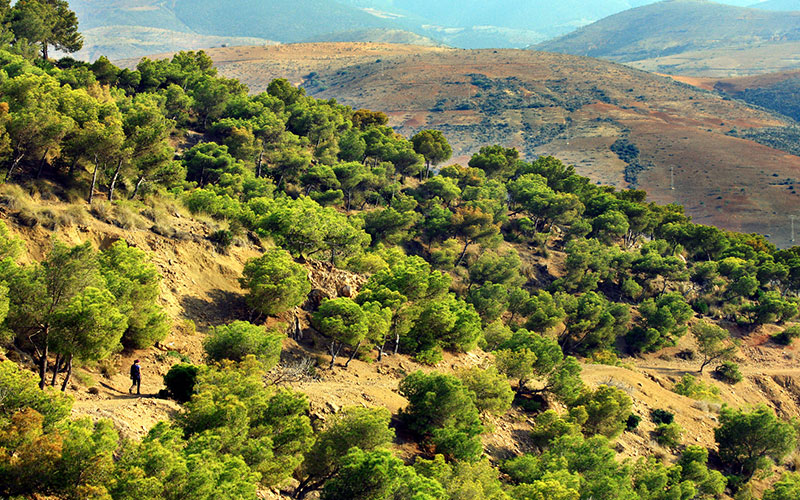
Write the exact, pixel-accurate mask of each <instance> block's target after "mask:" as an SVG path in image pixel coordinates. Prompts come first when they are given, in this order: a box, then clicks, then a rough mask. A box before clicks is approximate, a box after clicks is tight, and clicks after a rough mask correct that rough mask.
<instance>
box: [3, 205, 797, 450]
mask: <svg viewBox="0 0 800 500" xmlns="http://www.w3.org/2000/svg"><path fill="white" fill-rule="evenodd" d="M34 201H35V203H36V205H37V206H39V207H41V208H48V209H50V210H54V211H60V210H64V209H68V208H69V209H71V210H72V212H73V213H74V212H75V211H76V210H85V207H84V205H83V203H82V202H78V204H77V206H76V205H65V204H62V203H58V202H53V201H46V200H41V199H36V200H34ZM180 213H183V215H180ZM0 220H2V221H3V222H5V223H6V224H8V226H9V227H10V228H11V230H12V232H13V233H14V234H15V235H16V236H18V237H20V238H22V240H23V241H24V243H25V246H26V249H27V254H26V259H25V260H28V261H32V260H38V259H40V258H41V257H42V256H43V255H44V254H45V253H46V252H47V250H48V248H49V246H50V242H51V238H52V237H53V236H54V235H55V236H57V237H58V238H59V239H61V240H62V241H64V242H66V243H69V244H77V243H81V242H84V241H90V242H92V243H93V245H94V246H95V247H97V248H106V247H107V246H108V245H110V244H112V243H113V242H114V241H116V240H117V239H119V238H124V239H126V240H127V241H128V242H129V243H130V244H131V245H134V246H137V247H139V248H142V249H145V250H148V251H149V252H151V254H152V258H153V261H154V263H155V264H156V266H157V268H158V269H159V271H160V272H161V274H162V275H163V276H164V281H163V284H162V293H161V303H162V304H163V305H164V306H165V307H166V309H167V311H168V312H169V314H170V316H171V317H172V319H173V323H174V326H173V330H172V332H171V334H170V335H169V336H168V337H167V339H165V340H164V341H163V342H161V343H160V344H159V346H157V347H155V348H152V349H148V350H143V351H124V352H122V353H121V354H120V355H118V356H116V357H115V358H114V359H113V361H112V362H111V363H108V364H106V365H104V368H103V369H100V368H99V367H88V368H81V369H80V370H79V374H78V375H76V377H75V379H74V382H73V385H72V387H71V389H70V390H71V392H72V393H73V394H74V395H75V397H76V403H75V406H74V410H73V413H74V415H76V416H89V417H91V418H93V419H99V418H108V419H111V420H112V422H113V423H114V425H115V427H117V429H119V431H120V432H121V433H122V434H123V435H124V436H126V437H130V438H140V437H142V436H143V435H145V434H146V432H147V430H149V428H150V427H152V425H154V424H155V423H156V422H157V421H159V420H162V419H165V418H167V417H168V416H170V415H173V414H175V413H176V412H178V411H180V406H179V405H178V404H177V403H175V402H173V401H170V400H163V399H158V398H155V397H153V396H154V395H155V394H156V393H157V392H158V391H159V390H160V389H161V388H162V387H163V385H162V379H161V377H162V376H163V375H164V374H165V373H166V372H167V370H168V369H169V368H170V367H171V366H172V365H173V364H175V363H177V362H178V361H179V359H181V358H184V359H189V360H191V361H192V362H195V363H200V362H202V361H203V355H202V352H203V351H202V341H203V338H204V332H205V331H206V329H207V327H208V326H210V325H218V324H222V323H225V322H227V321H230V320H232V319H235V318H237V317H241V315H242V314H245V313H244V312H243V311H242V310H241V309H240V307H239V306H240V305H241V302H242V297H243V292H242V290H241V289H240V288H239V285H238V282H237V277H238V276H239V275H240V273H241V269H242V267H243V264H244V261H245V260H246V259H247V258H249V257H252V256H256V255H259V254H260V251H261V249H260V248H258V247H256V246H252V245H250V244H244V246H235V245H234V246H233V247H231V249H230V251H229V253H227V254H224V253H220V252H219V251H217V249H216V248H215V247H214V246H213V245H212V244H210V243H209V242H208V240H207V239H206V237H207V236H208V235H209V233H210V231H212V230H213V229H214V228H213V227H212V226H210V225H209V223H207V222H203V221H198V220H194V219H192V218H191V217H189V216H188V215H187V214H186V213H185V212H182V211H181V210H176V211H174V212H173V213H172V215H170V216H169V217H168V218H167V219H165V220H164V221H162V223H167V224H170V225H172V226H174V228H175V229H176V231H178V233H180V234H183V235H184V236H182V237H178V238H168V237H164V236H161V235H158V234H155V233H153V232H151V231H150V230H148V229H144V228H143V229H128V230H123V229H121V228H119V227H117V226H115V225H113V224H109V223H106V222H104V221H100V220H97V219H95V218H92V217H88V216H87V218H86V219H84V220H83V221H82V222H81V223H80V224H75V225H66V226H64V227H60V228H59V229H57V230H56V231H49V230H46V229H44V228H43V227H41V226H37V227H34V228H28V227H24V226H20V225H18V224H17V223H16V220H17V219H16V213H15V211H14V210H12V209H10V208H8V207H5V206H4V207H3V210H2V211H1V212H0ZM186 235H191V236H190V237H187V236H186ZM520 249H522V247H520ZM559 256H560V257H559ZM526 259H527V260H526V264H530V265H547V266H550V267H551V268H552V269H553V270H554V272H556V273H558V265H556V264H555V262H556V261H558V260H559V259H563V254H561V252H559V251H557V250H555V249H551V257H550V258H548V259H545V258H542V257H533V256H527V257H526ZM308 269H309V275H310V276H311V280H312V283H313V286H314V287H315V288H317V289H321V290H323V291H325V293H328V294H331V295H336V294H337V293H338V292H337V289H339V288H340V285H341V284H344V283H347V284H349V285H351V286H352V287H353V288H354V289H358V287H359V286H360V285H361V284H363V282H364V278H363V277H361V276H358V275H353V274H352V273H348V272H346V271H340V270H336V269H332V268H331V267H330V266H329V265H327V264H324V263H318V262H310V263H309V264H308ZM299 312H300V314H301V318H302V319H301V322H302V325H303V326H304V327H305V326H307V324H308V316H307V313H306V312H305V311H299ZM284 319H286V318H284ZM185 320H192V321H193V322H195V323H196V324H197V325H198V329H197V330H194V329H192V328H190V327H187V324H186V323H185ZM270 321H271V323H273V324H274V323H275V321H276V320H275V319H272V320H270ZM776 329H777V327H776V326H774V325H769V326H765V327H760V328H759V329H757V330H755V331H753V332H750V333H747V332H738V333H737V336H739V337H741V338H742V340H743V341H744V348H743V349H742V351H741V356H740V360H739V361H740V362H741V364H742V371H743V373H744V375H745V380H744V381H742V382H741V383H739V384H737V385H736V386H735V387H730V386H727V385H725V384H721V383H719V382H717V381H713V380H712V378H711V377H710V376H709V375H708V374H707V373H706V374H705V375H703V376H701V379H703V380H704V381H705V382H707V383H713V384H715V385H717V386H719V387H720V388H721V393H720V401H721V402H726V403H729V404H732V405H735V406H741V405H750V404H758V403H766V404H768V405H769V406H770V407H771V408H773V409H774V410H775V411H776V412H777V413H778V414H779V415H780V416H781V417H783V418H791V417H797V416H800V406H798V404H797V397H798V396H799V395H800V373H798V370H797V369H794V368H787V366H786V365H787V363H791V362H793V361H794V360H796V359H797V356H798V352H797V348H796V347H780V346H777V345H775V344H770V343H767V342H765V338H766V334H767V333H770V332H773V331H775V330H776ZM735 330H736V329H735V328H734V331H735ZM689 337H690V336H686V337H684V338H683V339H682V340H681V341H680V344H679V345H678V346H676V347H674V348H668V349H666V350H663V351H661V352H659V353H656V354H651V355H646V356H644V357H642V358H627V359H625V360H624V361H625V366H608V365H601V364H590V363H586V364H583V366H582V378H583V380H584V381H585V382H586V383H587V384H588V385H590V386H597V385H600V384H607V385H608V384H611V385H614V386H616V387H618V388H621V389H623V390H625V391H626V392H627V393H628V394H629V395H630V396H631V398H632V399H633V401H634V413H635V414H637V415H640V416H641V417H643V420H642V423H641V425H640V427H639V428H638V429H637V430H636V431H635V432H626V433H624V434H623V435H622V436H621V437H620V438H619V443H618V449H619V450H620V452H621V454H622V456H623V457H639V456H652V455H653V454H654V453H658V454H662V455H663V454H669V453H671V452H670V451H669V450H666V449H664V448H661V447H659V446H658V445H656V444H655V442H654V441H653V440H652V439H651V437H650V432H651V431H653V429H654V424H652V423H651V422H650V421H649V418H648V416H649V414H650V411H651V410H653V409H656V408H660V409H666V410H668V411H671V412H674V413H675V415H676V420H677V422H678V423H679V424H680V425H681V427H682V428H683V429H684V430H685V436H686V437H685V442H686V443H687V444H700V445H703V446H706V447H710V448H713V447H714V437H713V428H714V427H715V426H716V425H717V415H716V408H717V403H710V404H709V403H706V402H698V401H695V400H693V399H691V398H688V397H685V396H681V395H678V394H676V393H674V392H672V390H671V389H672V387H673V385H674V384H675V383H676V382H677V381H678V380H679V379H680V378H681V377H682V376H683V375H684V374H687V373H691V374H694V375H697V374H696V370H697V367H698V363H697V361H686V360H681V359H680V358H678V357H676V356H675V354H676V353H678V352H680V351H682V350H686V349H695V348H696V346H695V345H694V344H693V341H692V339H691V338H689ZM313 338H314V334H313V331H312V329H310V328H304V338H303V340H302V341H301V342H299V343H298V342H296V341H294V340H289V339H287V340H286V341H285V342H284V352H283V355H282V362H281V367H279V368H278V369H276V370H275V371H273V372H271V374H270V377H274V379H275V380H279V379H280V380H283V381H284V383H286V384H288V385H290V386H291V387H293V388H295V389H298V390H301V391H303V392H304V393H306V394H307V395H308V397H309V400H310V402H311V416H312V418H313V419H315V420H321V421H324V420H325V419H326V418H328V417H329V416H330V415H331V414H332V413H336V412H338V411H339V410H340V409H341V408H343V407H346V406H352V405H357V406H362V405H363V406H368V407H373V406H381V407H386V408H388V409H389V410H390V411H392V413H394V414H396V413H397V412H398V410H400V409H401V408H404V407H405V405H406V400H405V399H404V398H403V397H402V396H401V395H400V394H399V393H398V384H399V382H400V380H401V379H402V378H403V377H404V376H405V375H406V374H408V373H410V372H412V371H415V370H419V369H421V370H424V371H433V370H438V371H443V372H448V373H452V372H454V371H456V370H458V369H461V368H464V367H471V366H482V365H484V364H485V363H486V362H487V360H488V356H489V355H487V354H485V353H483V352H482V351H479V350H477V351H473V352H471V353H468V354H461V355H452V354H446V356H445V359H444V360H443V361H441V362H440V363H438V365H437V366H436V367H429V366H424V365H420V364H418V363H416V362H414V361H413V360H412V359H410V358H408V357H406V356H404V355H399V356H387V357H386V358H385V359H384V361H382V362H381V363H366V362H363V361H360V360H358V359H356V360H354V361H353V363H352V365H351V366H350V368H349V369H348V370H343V369H341V368H339V369H336V370H333V371H330V370H328V369H327V368H317V369H316V371H315V372H314V373H301V372H300V371H298V370H297V366H299V365H300V364H302V363H303V362H305V361H308V360H310V361H311V362H312V363H313V362H314V360H315V359H322V358H325V356H326V355H325V352H324V348H323V347H322V346H319V345H315V344H314V342H313V340H312V339H313ZM2 358H3V356H2V355H0V359H2ZM134 358H138V359H141V361H142V366H143V370H144V380H143V384H142V392H143V394H144V397H142V398H139V397H134V396H130V395H128V394H127V391H126V389H127V387H128V385H129V380H128V378H127V376H126V372H125V370H126V369H127V367H128V366H129V365H130V364H131V362H132V360H133V359H134ZM322 361H323V363H321V365H325V361H327V358H325V359H322ZM89 387H93V388H95V389H97V390H96V391H95V390H93V391H91V392H89V391H88V388H89ZM489 423H490V424H491V427H492V429H493V430H492V432H490V433H487V434H486V435H485V436H484V438H483V442H484V448H485V450H486V451H487V453H488V454H489V456H490V457H492V458H493V459H495V460H496V459H501V458H507V457H509V456H512V455H513V454H516V453H520V452H525V451H531V449H532V448H531V445H530V444H529V443H528V440H527V438H526V437H525V436H527V435H528V433H529V432H530V430H531V423H532V420H531V418H530V415H529V414H527V413H525V412H524V411H523V410H521V409H514V410H513V411H512V412H510V413H509V414H508V415H506V416H505V417H503V418H497V417H489ZM398 451H399V452H400V453H401V454H403V453H405V454H407V455H408V456H411V454H412V453H413V451H414V450H412V445H411V444H406V443H401V444H400V448H399V450H398Z"/></svg>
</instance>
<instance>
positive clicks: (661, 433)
mask: <svg viewBox="0 0 800 500" xmlns="http://www.w3.org/2000/svg"><path fill="white" fill-rule="evenodd" d="M654 434H655V438H656V442H657V443H658V444H660V445H661V446H664V447H667V448H674V447H676V446H678V445H679V444H681V435H682V434H683V429H681V426H680V425H678V423H677V422H672V423H670V424H658V426H657V427H656V430H655V433H654Z"/></svg>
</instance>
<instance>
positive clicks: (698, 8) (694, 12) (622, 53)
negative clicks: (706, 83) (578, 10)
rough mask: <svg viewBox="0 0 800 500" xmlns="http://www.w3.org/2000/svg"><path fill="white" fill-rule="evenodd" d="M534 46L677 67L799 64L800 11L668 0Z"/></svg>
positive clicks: (750, 69) (701, 69)
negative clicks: (796, 55) (776, 10)
mask: <svg viewBox="0 0 800 500" xmlns="http://www.w3.org/2000/svg"><path fill="white" fill-rule="evenodd" d="M532 48H534V49H536V50H544V51H552V52H561V53H566V54H573V55H582V56H590V57H599V58H603V59H608V60H611V61H615V62H622V63H627V64H630V65H632V66H635V67H638V68H640V69H645V70H649V71H657V72H664V73H671V74H708V73H709V72H713V71H721V72H723V73H724V72H728V73H730V74H736V73H737V72H740V73H742V74H747V73H758V72H762V71H777V70H785V69H791V68H795V67H800V61H798V60H797V58H796V57H794V54H796V53H797V52H798V49H800V12H773V11H769V10H764V9H753V8H743V7H735V6H730V5H723V4H719V3H714V2H710V1H706V0H667V1H663V2H658V3H655V4H650V5H646V6H642V7H637V8H634V9H630V10H626V11H624V12H621V13H619V14H615V15H613V16H609V17H607V18H605V19H602V20H600V21H597V22H595V23H592V24H590V25H588V26H584V27H583V28H580V29H578V30H576V31H574V32H572V33H569V34H567V35H564V36H562V37H559V38H557V39H554V40H550V41H547V42H543V43H540V44H538V45H535V46H533V47H532ZM781 64H783V66H781ZM737 68H738V69H737Z"/></svg>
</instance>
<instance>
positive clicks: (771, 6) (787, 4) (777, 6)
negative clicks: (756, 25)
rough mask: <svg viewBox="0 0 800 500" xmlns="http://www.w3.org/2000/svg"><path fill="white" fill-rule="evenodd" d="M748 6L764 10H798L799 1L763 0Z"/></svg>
mask: <svg viewBox="0 0 800 500" xmlns="http://www.w3.org/2000/svg"><path fill="white" fill-rule="evenodd" d="M749 7H753V8H756V9H766V10H800V2H798V1H797V0H765V1H763V2H758V3H754V4H753V5H750V6H749Z"/></svg>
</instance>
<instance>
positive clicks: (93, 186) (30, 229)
mask: <svg viewBox="0 0 800 500" xmlns="http://www.w3.org/2000/svg"><path fill="white" fill-rule="evenodd" d="M29 7H30V4H27V3H21V5H20V3H18V4H16V5H15V6H14V7H13V8H12V17H13V16H17V17H16V18H15V19H19V16H27V15H30V13H31V11H29V10H25V9H28V8H29ZM42 12H43V13H45V14H47V16H49V17H48V18H49V19H50V20H52V19H53V18H54V17H55V11H47V10H44V8H43V10H42ZM34 13H35V12H34ZM27 27H28V25H26V24H24V23H19V22H17V23H15V24H13V25H12V28H13V33H14V35H15V37H17V40H16V41H15V42H14V43H13V44H10V45H9V44H7V45H5V46H3V47H0V74H2V75H3V78H2V79H1V80H2V81H0V96H1V97H2V99H1V100H0V171H1V172H2V173H3V176H4V179H3V182H2V183H0V497H3V498H19V499H23V498H24V499H26V500H28V499H30V500H34V499H45V498H47V499H51V500H74V499H104V500H131V499H145V498H146V499H150V498H152V499H165V500H173V499H174V500H182V499H185V498H188V499H192V500H218V499H219V500H259V499H269V500H276V499H281V500H285V499H288V498H293V499H295V500H304V499H309V500H401V499H402V500H409V499H413V500H464V499H466V498H468V499H470V500H542V499H546V498H547V499H553V500H580V499H584V500H588V499H592V500H623V499H624V500H679V499H682V500H689V499H694V498H698V499H699V498H702V499H704V500H712V499H713V500H732V499H733V500H755V499H761V500H796V499H797V498H798V495H799V494H800V473H798V472H797V471H798V468H799V467H798V464H800V403H798V401H800V370H798V369H797V368H796V367H795V366H793V365H794V364H795V363H796V361H797V352H798V351H797V349H798V339H800V247H798V246H791V247H789V244H790V243H793V240H794V238H793V237H792V238H791V240H792V241H786V240H787V235H786V232H785V231H784V232H783V233H779V232H776V233H775V234H773V235H771V236H769V237H766V236H763V235H761V234H756V232H757V231H760V232H764V231H765V230H769V229H770V228H769V227H768V225H767V224H768V223H769V213H768V211H769V210H773V213H777V211H778V210H781V211H782V212H781V214H780V215H784V214H786V213H787V212H785V210H789V211H790V212H789V213H791V214H792V215H794V214H796V213H797V212H796V209H797V207H796V203H797V202H796V198H795V195H796V187H795V185H796V183H797V181H796V180H794V179H793V178H792V177H791V175H792V174H793V173H795V172H797V167H798V166H797V163H796V161H797V160H798V158H800V157H797V156H794V155H792V154H791V153H789V152H784V151H781V150H779V149H776V148H775V147H769V146H765V145H763V144H760V143H758V142H756V141H754V140H751V139H749V138H747V137H744V136H743V135H745V134H747V133H749V132H752V131H756V132H758V131H760V130H765V129H768V128H780V127H788V126H789V125H791V124H792V123H793V121H792V120H791V119H790V118H788V117H787V116H785V115H782V114H776V113H774V112H772V111H769V110H767V109H766V108H763V107H754V106H750V105H748V104H746V103H744V102H743V101H739V100H737V99H735V98H733V97H731V96H728V95H721V94H719V93H718V91H709V90H703V89H700V88H697V87H694V86H691V85H688V84H686V83H680V82H676V81H675V80H673V79H671V78H667V77H664V76H658V75H653V74H648V73H644V72H642V71H640V70H636V69H632V68H630V67H627V66H623V65H619V64H616V63H610V62H607V61H598V60H594V59H589V58H584V57H576V56H565V55H561V54H554V53H540V52H533V51H523V50H497V49H495V50H474V51H468V50H458V49H449V48H443V47H439V46H434V47H419V46H410V45H400V44H365V43H339V44H334V43H327V44H326V43H317V44H306V45H304V44H296V45H295V44H291V45H277V46H274V47H264V46H259V47H225V48H221V49H218V50H215V51H212V55H213V56H214V57H215V58H216V66H215V61H214V60H213V59H212V58H211V57H209V55H208V54H206V53H205V52H181V53H178V54H175V55H174V56H173V57H171V58H166V57H165V58H153V59H146V60H142V61H140V62H138V63H137V62H136V61H133V62H130V63H129V67H127V68H121V67H118V66H115V65H114V64H112V63H110V62H109V61H108V60H106V59H102V60H98V61H96V62H95V63H93V64H89V63H81V62H79V61H76V60H74V59H66V58H65V59H60V60H54V61H48V60H43V59H47V51H46V50H44V51H43V53H42V54H41V55H39V54H37V53H35V52H34V51H29V50H23V51H22V52H23V54H17V53H16V52H18V51H20V50H19V49H26V48H28V47H30V45H29V44H30V43H34V42H36V41H37V38H39V35H41V34H42V33H41V32H36V31H30V30H28V29H26V28H27ZM39 42H41V43H47V40H46V39H45V38H41V39H40V40H39ZM44 48H45V49H46V48H47V45H45V46H44ZM234 72H240V73H241V74H242V75H243V77H246V78H247V81H246V84H247V85H245V84H244V83H243V82H240V81H237V80H234V79H232V78H230V75H231V74H233V73H234ZM223 73H224V74H223ZM226 75H228V76H226ZM272 76H278V77H284V78H278V79H273V80H269V78H271V77H272ZM299 84H301V85H302V87H301V86H298V85H299ZM248 85H249V87H248ZM712 88H713V85H712ZM309 92H311V93H313V94H314V95H309ZM365 108H369V109H365ZM392 125H393V126H394V127H395V128H393V127H392ZM431 128H433V130H431ZM398 130H400V131H402V132H403V133H398V132H397V131H398ZM442 131H444V133H443V132H442ZM734 132H735V134H734ZM476 149H477V150H476ZM548 154H552V155H555V156H547V155H548ZM556 156H557V157H556ZM559 157H560V158H566V159H567V160H568V161H569V162H570V163H574V164H575V165H570V164H568V163H564V162H562V161H561V160H560V159H559ZM576 165H577V166H576ZM582 174H589V175H591V176H592V177H591V178H589V177H585V176H583V175H582ZM784 176H785V177H784ZM645 186H649V187H651V191H650V192H649V193H648V191H645V190H644V189H627V188H632V187H645ZM676 199H677V200H681V201H685V203H686V206H685V208H684V206H681V205H677V204H675V203H669V202H671V201H674V200H676ZM687 212H688V213H689V214H690V215H692V216H694V220H692V218H691V217H690V216H689V215H687ZM698 222H703V223H698ZM784 222H786V221H785V219H784ZM792 222H794V219H792ZM709 223H713V224H717V225H719V226H722V227H736V228H739V227H743V228H745V229H746V230H748V231H753V232H752V233H751V234H745V233H741V232H734V231H728V230H725V229H721V228H720V227H715V226H714V225H709ZM757 224H761V226H757ZM751 227H756V228H758V229H751ZM778 229H779V228H778ZM793 229H794V228H792V230H793ZM792 236H793V233H792ZM770 239H771V240H773V241H775V242H776V243H778V244H779V245H780V246H781V247H787V248H779V247H778V246H776V245H775V244H773V243H772V242H771V241H770Z"/></svg>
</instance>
